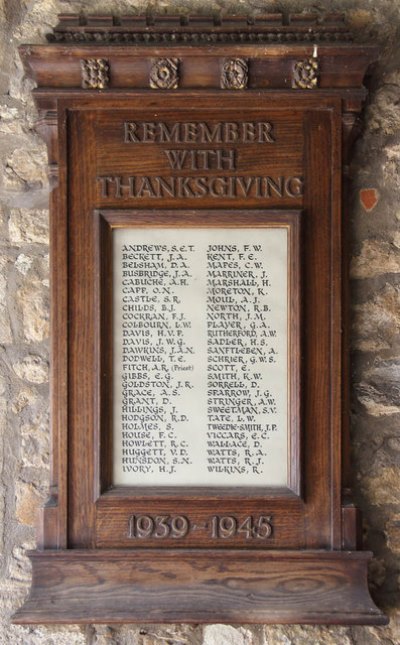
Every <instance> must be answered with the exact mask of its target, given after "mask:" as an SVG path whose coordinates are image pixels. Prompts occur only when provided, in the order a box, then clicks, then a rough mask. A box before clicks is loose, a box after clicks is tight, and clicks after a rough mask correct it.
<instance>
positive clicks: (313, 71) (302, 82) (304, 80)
mask: <svg viewBox="0 0 400 645" xmlns="http://www.w3.org/2000/svg"><path fill="white" fill-rule="evenodd" d="M318 76H319V61H318V58H317V52H316V47H314V54H313V57H312V58H306V59H305V60H299V61H297V62H296V63H295V64H294V66H293V77H292V87H293V88H295V89H300V90H313V89H315V88H316V87H318Z"/></svg>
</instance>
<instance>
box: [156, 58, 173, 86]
mask: <svg viewBox="0 0 400 645" xmlns="http://www.w3.org/2000/svg"><path fill="white" fill-rule="evenodd" d="M178 68H179V59H178V58H159V59H158V60H155V61H153V64H152V67H151V70H150V87H151V89H153V90H176V89H177V87H178V85H179V72H178Z"/></svg>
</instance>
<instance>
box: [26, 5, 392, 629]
mask: <svg viewBox="0 0 400 645" xmlns="http://www.w3.org/2000/svg"><path fill="white" fill-rule="evenodd" d="M49 40H50V41H51V42H50V44H49V45H38V46H24V47H22V48H21V56H22V58H23V60H24V64H25V67H26V70H27V72H28V73H29V74H31V75H32V76H33V77H34V78H35V80H36V82H37V83H38V86H39V87H38V89H36V90H35V91H34V96H35V99H36V102H37V105H38V107H39V110H40V119H39V122H38V130H39V131H40V132H41V133H42V134H43V136H44V138H45V139H46V141H47V143H48V151H49V164H50V170H51V172H52V174H53V175H54V177H56V178H57V179H58V186H57V187H56V188H55V189H54V190H53V192H52V195H51V201H50V207H51V275H52V281H51V285H52V287H51V288H52V310H51V317H52V347H51V349H52V393H51V398H52V475H51V489H50V498H49V501H48V502H47V504H46V505H45V507H44V509H43V511H42V516H41V518H40V523H39V524H40V532H39V535H38V550H37V551H34V552H31V553H30V557H31V560H32V566H33V584H32V591H31V595H30V598H29V599H28V600H27V601H26V603H25V605H24V606H23V607H22V608H21V609H20V610H19V611H18V612H17V614H16V615H15V617H14V620H15V621H16V622H19V623H41V622H55V623H68V622H78V623H79V622H80V623H87V622H89V623H91V622H103V623H118V622H138V621H140V622H146V621H147V622H162V621H165V622H179V621H188V622H272V623H276V622H285V623H286V622H287V623H291V622H292V623H293V622H300V623H344V624H356V623H366V624H383V623H385V622H386V618H385V617H384V616H383V615H382V613H381V612H380V611H379V610H378V609H377V608H376V607H375V605H374V604H373V602H372V600H371V598H370V596H369V592H368V586H367V563H368V560H369V559H370V557H371V554H368V553H364V552H362V551H360V550H359V548H360V532H359V513H358V511H357V509H356V508H355V507H354V505H353V504H352V500H351V491H350V487H349V468H348V453H349V449H348V421H347V414H348V376H347V360H348V359H347V346H346V342H347V335H348V325H347V323H346V297H347V295H346V294H347V286H346V271H347V268H346V263H347V259H346V254H345V253H344V252H343V248H344V243H345V229H346V223H345V218H346V214H347V213H346V204H345V203H344V204H342V195H343V192H342V181H343V179H345V174H346V164H347V163H348V154H349V149H350V144H351V141H352V138H353V137H354V133H355V128H354V125H355V121H356V117H357V114H358V112H359V111H360V108H361V105H362V100H363V98H364V96H365V90H364V89H363V88H362V81H363V77H364V74H365V71H366V68H367V66H368V64H369V62H370V61H371V60H373V58H374V56H375V55H376V50H375V49H374V48H373V47H371V46H366V45H355V44H352V43H351V34H350V33H349V31H348V29H347V27H346V25H345V24H344V22H343V20H342V19H341V18H340V17H338V16H337V15H333V16H332V15H331V16H327V17H326V18H325V19H323V20H322V19H316V17H315V16H307V15H303V14H301V15H294V16H291V17H290V18H289V19H285V20H284V19H283V18H282V16H279V14H277V15H273V14H271V15H267V16H260V17H256V18H254V19H253V20H249V19H246V18H244V17H238V16H232V17H229V16H228V17H226V19H225V20H224V21H222V22H221V21H215V20H214V19H211V18H207V17H202V18H196V17H190V18H189V19H187V18H181V17H168V16H166V17H163V18H158V17H156V18H154V19H150V18H146V17H137V16H123V17H121V18H119V19H117V18H113V17H112V16H89V17H88V18H84V17H82V16H77V15H71V16H68V15H64V16H61V17H60V24H59V25H58V26H57V27H56V29H55V31H54V34H53V35H52V36H51V38H50V39H49ZM114 42H116V43H120V44H119V46H118V47H114V46H113V43H114ZM122 42H123V43H125V44H121V43H122ZM281 42H284V44H283V45H281V44H280V43H281ZM99 43H100V44H99ZM205 44H206V45H207V47H204V45H205ZM237 60H241V61H245V63H246V73H247V78H246V79H245V80H246V83H245V82H244V81H243V79H242V80H241V79H240V78H238V79H236V77H235V79H236V80H235V81H234V82H233V85H234V86H232V83H231V81H232V79H231V80H230V81H229V83H228V85H229V87H230V89H228V87H227V85H226V82H225V80H224V81H223V88H221V83H222V78H221V73H222V71H223V69H224V64H225V62H226V61H237ZM343 60H345V61H346V66H343V64H342V63H343ZM160 61H162V62H160ZM166 61H174V63H173V65H169V64H167V62H166ZM154 66H156V69H157V72H154V71H152V70H154ZM242 68H243V70H244V69H245V68H244V67H243V65H242V66H241V69H242ZM159 79H160V82H158V80H159ZM294 99H295V100H296V110H295V112H296V115H297V116H296V119H297V121H296V123H298V124H300V126H299V127H301V141H302V144H301V145H302V148H301V150H300V148H299V149H298V150H297V152H296V154H297V158H296V159H297V161H296V164H297V165H298V164H299V163H300V162H299V159H301V160H302V161H301V166H302V171H303V173H304V185H305V192H304V195H301V196H300V195H298V196H296V197H295V198H293V199H289V198H287V199H286V198H285V199H283V200H281V202H279V204H278V203H275V202H273V203H272V206H271V207H270V208H268V206H267V205H266V204H263V203H256V202H255V200H254V199H253V200H251V199H250V200H247V199H244V198H240V199H237V200H236V201H235V202H234V203H231V204H229V203H225V202H223V200H222V201H221V202H216V201H215V200H214V201H213V199H211V198H207V199H206V200H204V202H203V203H202V204H201V207H199V206H198V203H197V204H196V203H195V202H194V201H193V200H192V202H190V200H189V201H188V204H187V205H186V204H182V202H180V201H179V200H178V199H171V200H169V201H168V200H166V201H165V203H164V204H160V203H159V204H157V203H156V204H154V203H151V202H150V201H149V200H147V201H146V200H144V201H143V202H140V203H139V202H137V201H136V202H135V201H134V200H133V201H132V200H131V201H129V199H128V200H127V201H126V200H125V202H124V203H123V204H120V203H119V202H117V201H116V199H115V198H113V197H112V196H111V197H107V196H106V197H105V196H102V195H101V194H100V192H99V191H98V188H96V182H95V179H96V175H97V174H98V168H99V167H102V166H101V163H103V162H102V161H99V156H98V154H99V148H101V146H102V144H101V139H99V132H100V131H101V128H99V125H98V124H99V123H100V122H101V123H102V121H101V118H103V117H101V116H100V115H103V116H104V115H105V118H106V120H107V119H108V116H107V115H110V119H111V115H114V116H113V117H112V118H120V117H121V119H123V118H124V115H126V114H128V113H129V112H132V113H134V114H135V115H136V114H142V115H143V114H147V113H148V114H155V113H156V114H165V115H167V116H166V118H169V119H176V118H179V119H181V120H182V119H184V118H189V117H190V118H192V116H191V115H194V116H193V118H195V117H196V115H198V117H197V118H199V116H200V117H201V118H206V117H207V118H208V117H209V118H212V117H210V115H214V118H216V117H215V114H218V118H219V119H220V120H224V119H226V118H228V117H229V115H232V114H234V115H235V118H236V119H240V118H244V117H245V116H246V118H249V117H248V115H256V116H257V115H258V118H260V115H262V114H264V113H265V112H267V111H269V112H271V113H272V114H275V115H279V118H282V119H283V121H285V119H286V123H287V124H290V116H289V108H290V109H292V107H293V101H294ZM115 115H116V116H115ZM171 115H172V116H171ZM207 115H208V116H207ZM285 115H286V116H285ZM149 118H150V117H149ZM229 118H231V117H229ZM110 123H111V121H110ZM96 127H97V130H96ZM113 127H114V126H113ZM104 145H105V144H104ZM107 145H108V144H107ZM110 149H111V148H110ZM112 149H113V150H114V148H112ZM288 149H289V148H288ZM143 154H145V153H143ZM146 154H147V153H146ZM143 158H144V157H143ZM146 159H147V161H146V163H148V164H150V163H151V162H150V161H149V159H148V158H147V157H146ZM260 159H261V157H260ZM260 163H261V161H260ZM262 163H265V162H264V161H262ZM277 163H278V162H277ZM280 163H282V161H281V162H280ZM293 163H294V162H293ZM105 167H106V166H105ZM277 167H278V166H277ZM296 167H297V166H296ZM341 169H342V171H341ZM315 178H318V180H317V181H316V180H315ZM272 201H273V200H272ZM186 206H187V207H186ZM123 209H126V210H123ZM150 209H151V214H149V210H150ZM228 209H229V212H232V211H234V212H235V216H234V219H235V220H236V222H237V224H238V225H239V226H240V225H242V222H244V221H246V225H247V223H248V222H250V226H259V225H262V222H265V212H266V211H267V210H268V212H269V213H270V215H269V216H268V217H270V218H272V220H271V221H275V220H284V221H287V222H289V223H290V227H291V229H292V230H293V231H294V235H293V238H292V239H293V240H294V241H295V246H294V247H293V258H294V261H293V262H292V267H291V270H292V280H293V282H295V283H296V285H297V287H296V288H297V289H298V290H297V296H298V300H299V301H300V288H299V286H298V285H299V280H300V274H301V280H302V283H303V286H302V291H301V306H300V305H299V304H295V306H294V311H295V318H296V321H298V319H299V318H301V326H302V333H301V336H300V332H299V331H298V324H297V322H296V321H295V325H294V327H293V329H294V335H293V343H294V353H296V352H297V354H298V356H297V359H296V362H295V367H294V369H293V370H292V376H293V380H294V383H295V385H294V388H293V389H294V390H296V391H298V387H299V386H298V385H297V384H298V382H301V413H300V412H299V407H300V403H299V397H298V396H297V397H295V399H294V401H293V406H294V408H295V414H296V415H297V418H301V424H302V429H301V434H302V455H301V457H300V450H299V446H298V445H296V446H294V450H293V456H294V459H295V468H294V469H293V472H294V473H295V476H294V477H293V480H292V481H291V482H290V486H289V488H290V489H291V490H288V491H282V490H277V491H272V490H268V491H262V492H260V491H259V490H256V489H253V490H245V489H240V490H239V489H238V490H234V491H222V492H221V491H220V490H215V489H214V490H209V491H208V495H207V496H205V495H203V492H204V491H203V492H201V491H200V494H199V491H198V490H193V491H190V494H188V495H181V494H180V493H179V492H178V491H176V490H170V489H162V488H158V489H157V490H151V489H149V490H147V491H144V490H142V491H136V490H135V491H133V490H129V489H126V490H124V491H121V490H116V491H114V490H112V488H111V489H110V487H109V483H110V481H111V478H110V468H109V465H107V464H109V459H108V454H109V448H110V443H109V442H110V433H109V432H108V431H107V428H108V422H107V420H108V419H109V414H110V405H109V399H108V398H107V397H106V396H104V393H105V390H107V388H108V386H109V379H110V372H111V370H110V353H109V352H108V351H107V349H106V345H107V343H108V341H109V338H110V311H111V296H110V294H111V282H110V280H111V276H110V272H109V271H108V270H107V267H109V266H110V262H111V257H110V229H111V228H112V227H113V226H121V225H124V226H125V225H127V224H129V225H131V223H132V220H133V219H135V218H136V221H138V220H137V218H139V217H140V218H142V219H141V220H140V221H146V222H147V221H148V219H149V218H151V221H152V224H153V225H158V224H159V223H160V222H161V219H160V214H159V213H160V210H162V211H163V215H162V222H163V223H164V222H170V225H187V223H188V222H190V224H189V225H191V223H192V222H194V221H196V222H201V225H210V226H214V225H217V226H218V225H219V223H220V222H221V221H225V220H226V217H227V212H228ZM300 212H301V213H302V214H301V220H302V235H301V239H300V235H299V232H298V231H299V226H298V222H299V219H300V215H299V213H300ZM285 213H286V214H285ZM268 217H267V218H268ZM196 218H197V219H196ZM224 218H225V219H224ZM285 218H286V220H285ZM157 223H158V224H157ZM171 223H172V224H171ZM343 223H344V225H343ZM300 257H301V262H300ZM300 265H301V271H300ZM300 308H301V315H300V313H299V312H300ZM343 329H344V333H342V330H343ZM298 343H300V348H301V349H300V351H298V350H297V347H298ZM300 356H301V360H300ZM300 364H301V368H300ZM300 371H301V378H300ZM102 375H103V376H102ZM299 434H300V433H299V431H298V430H296V431H295V432H294V433H293V436H294V437H295V438H298V437H299ZM300 464H301V466H300ZM300 473H301V475H302V476H301V482H300ZM265 492H267V494H266V495H265ZM182 505H184V508H185V509H186V512H187V513H188V514H190V513H192V514H193V517H196V513H197V514H198V516H200V515H202V516H204V513H205V512H207V513H210V512H214V513H232V514H235V513H237V512H238V508H242V509H244V512H246V513H247V514H253V515H256V514H259V515H260V514H261V513H264V511H265V509H266V511H268V512H267V515H270V514H273V515H274V516H276V517H279V521H278V522H276V521H275V520H274V525H273V529H272V530H273V537H272V540H271V541H268V543H266V544H264V546H263V547H262V548H260V547H259V545H255V544H249V543H248V544H243V543H240V542H239V541H231V542H229V543H228V542H226V543H225V544H222V545H221V542H220V541H219V542H218V540H216V539H211V538H210V539H208V541H205V540H203V541H202V540H201V539H199V540H197V541H193V542H189V541H188V542H187V543H184V542H183V543H179V545H177V544H176V542H175V543H174V542H173V541H169V542H168V541H167V542H165V546H163V545H160V543H159V542H157V543H155V542H151V541H150V540H149V541H148V542H146V543H145V544H144V543H142V544H141V545H139V548H137V546H134V545H132V540H129V539H128V537H127V520H128V519H129V516H130V514H132V513H133V512H134V513H147V512H151V513H166V514H173V513H181V512H182ZM149 509H150V510H149ZM124 532H125V533H124ZM275 538H276V539H275ZM274 540H275V541H274Z"/></svg>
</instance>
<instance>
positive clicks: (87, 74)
mask: <svg viewBox="0 0 400 645" xmlns="http://www.w3.org/2000/svg"><path fill="white" fill-rule="evenodd" d="M81 75H82V87H83V88H84V89H90V90H103V89H105V88H106V87H108V83H109V81H110V65H109V62H108V60H107V59H106V58H84V59H82V60H81Z"/></svg>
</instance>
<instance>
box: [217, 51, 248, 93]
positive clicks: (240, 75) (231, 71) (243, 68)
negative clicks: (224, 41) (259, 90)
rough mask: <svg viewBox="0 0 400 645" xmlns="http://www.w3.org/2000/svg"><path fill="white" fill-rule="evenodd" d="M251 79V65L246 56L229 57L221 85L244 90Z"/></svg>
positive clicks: (227, 88) (225, 63) (222, 73)
mask: <svg viewBox="0 0 400 645" xmlns="http://www.w3.org/2000/svg"><path fill="white" fill-rule="evenodd" d="M248 80H249V66H248V63H247V61H246V60H245V59H244V58H229V59H228V60H226V61H225V62H224V66H223V68H222V72H221V87H222V88H223V89H225V90H244V89H245V88H246V87H247V83H248Z"/></svg>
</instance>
